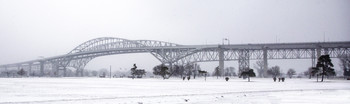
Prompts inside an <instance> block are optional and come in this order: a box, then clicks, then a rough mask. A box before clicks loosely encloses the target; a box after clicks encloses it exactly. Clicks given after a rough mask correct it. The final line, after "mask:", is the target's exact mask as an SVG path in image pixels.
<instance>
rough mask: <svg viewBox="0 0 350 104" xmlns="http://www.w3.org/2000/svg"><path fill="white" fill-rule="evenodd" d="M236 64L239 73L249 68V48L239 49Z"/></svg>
mask: <svg viewBox="0 0 350 104" xmlns="http://www.w3.org/2000/svg"><path fill="white" fill-rule="evenodd" d="M238 64H239V66H238V69H239V72H238V73H239V74H241V73H242V72H243V71H247V70H249V50H240V51H239V57H238Z"/></svg>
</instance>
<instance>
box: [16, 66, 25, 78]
mask: <svg viewBox="0 0 350 104" xmlns="http://www.w3.org/2000/svg"><path fill="white" fill-rule="evenodd" d="M26 73H27V72H26V71H24V70H23V68H22V69H21V70H19V71H18V72H17V74H18V75H20V76H21V77H22V76H23V75H25V74H26Z"/></svg>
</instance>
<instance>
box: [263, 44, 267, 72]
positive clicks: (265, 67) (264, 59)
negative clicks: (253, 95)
mask: <svg viewBox="0 0 350 104" xmlns="http://www.w3.org/2000/svg"><path fill="white" fill-rule="evenodd" d="M263 63H264V72H263V75H262V77H266V74H267V70H268V63H267V49H266V47H265V48H264V49H263Z"/></svg>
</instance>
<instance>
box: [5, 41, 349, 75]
mask: <svg viewBox="0 0 350 104" xmlns="http://www.w3.org/2000/svg"><path fill="white" fill-rule="evenodd" d="M130 53H150V54H152V55H153V56H154V57H156V58H157V59H158V60H159V61H160V62H161V63H163V64H168V65H170V66H171V65H173V64H180V65H181V64H187V63H195V62H208V61H219V69H220V70H222V71H221V72H222V73H224V70H223V69H224V61H238V63H239V71H242V70H245V69H249V66H250V63H249V62H250V60H263V62H264V70H267V68H268V59H312V62H311V63H312V66H315V63H316V59H317V57H319V56H320V55H324V54H329V55H330V56H331V57H332V58H344V57H345V58H348V57H347V56H350V42H313V43H312V42H310V43H275V44H239V45H179V44H174V43H169V42H163V41H154V40H127V39H122V38H113V37H102V38H96V39H92V40H89V41H87V42H84V43H82V44H80V45H79V46H77V47H76V48H74V49H73V50H72V51H70V52H69V53H67V54H65V55H60V56H55V57H49V58H45V59H40V60H31V61H26V62H20V63H14V64H7V65H1V66H0V69H2V70H10V69H16V70H19V69H20V68H23V69H27V70H28V71H29V72H31V70H32V69H40V75H41V76H43V75H44V74H45V73H46V72H45V71H46V70H53V71H52V72H53V73H50V74H51V75H58V73H59V71H63V73H64V76H65V75H66V68H67V67H72V68H75V69H76V74H77V75H79V76H83V70H84V67H85V66H86V64H87V63H88V62H90V61H91V60H92V59H94V58H96V57H100V56H106V55H115V54H130Z"/></svg>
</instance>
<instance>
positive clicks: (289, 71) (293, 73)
mask: <svg viewBox="0 0 350 104" xmlns="http://www.w3.org/2000/svg"><path fill="white" fill-rule="evenodd" d="M295 74H296V71H295V70H294V69H289V70H288V72H287V75H288V76H289V78H292V76H293V75H295Z"/></svg>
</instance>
